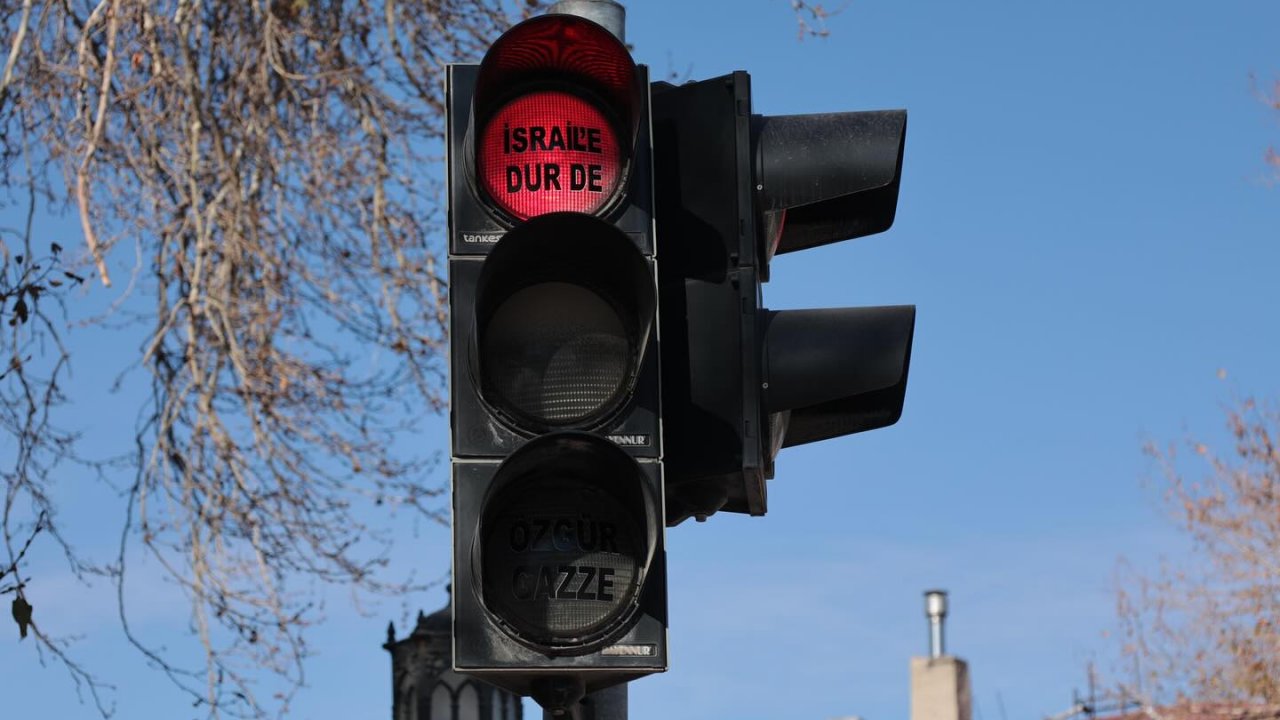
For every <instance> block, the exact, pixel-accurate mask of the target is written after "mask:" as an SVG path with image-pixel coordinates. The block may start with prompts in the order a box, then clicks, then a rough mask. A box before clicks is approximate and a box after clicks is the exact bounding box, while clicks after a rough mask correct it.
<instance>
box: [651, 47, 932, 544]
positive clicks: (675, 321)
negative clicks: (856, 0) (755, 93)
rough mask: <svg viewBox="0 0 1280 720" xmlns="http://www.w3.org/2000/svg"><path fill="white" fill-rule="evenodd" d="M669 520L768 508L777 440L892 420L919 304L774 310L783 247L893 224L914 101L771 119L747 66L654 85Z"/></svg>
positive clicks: (795, 440) (811, 438)
mask: <svg viewBox="0 0 1280 720" xmlns="http://www.w3.org/2000/svg"><path fill="white" fill-rule="evenodd" d="M653 118H654V139H655V140H654V142H655V188H656V193H657V217H658V233H659V237H660V239H661V253H662V264H661V293H660V303H661V307H662V312H661V324H662V327H663V353H662V387H663V407H664V415H663V421H664V438H665V442H666V445H665V448H666V455H665V470H666V487H665V492H666V506H667V522H668V524H671V525H674V524H676V523H679V522H681V521H682V520H684V519H686V518H688V517H696V518H698V519H705V518H706V517H707V516H708V515H711V514H712V513H715V512H718V511H722V510H723V511H728V512H739V513H749V514H751V515H763V514H764V513H765V511H766V509H767V504H766V493H765V480H766V479H767V478H769V477H772V475H773V461H774V458H775V456H776V454H777V452H778V450H779V449H781V448H782V447H786V446H790V445H799V444H802V443H808V442H815V441H818V440H824V439H827V438H832V437H837V436H840V435H848V434H850V433H856V432H861V431H863V430H871V429H874V428H879V427H884V426H886V425H891V424H893V423H894V422H896V421H897V420H898V417H899V416H900V415H901V413H902V404H903V398H904V394H905V392H906V382H907V369H908V365H909V361H910V357H911V340H912V335H913V332H914V327H915V308H914V307H913V306H899V307H878V308H832V309H821V310H785V311H780V312H778V311H771V310H767V309H765V308H764V307H763V304H762V300H761V283H762V282H764V281H765V280H767V279H768V278H769V261H770V260H771V259H772V258H773V256H774V255H775V254H777V253H785V252H793V251H797V250H804V249H807V248H811V247H816V246H819V245H825V244H828V243H832V242H837V241H840V240H845V239H850V238H855V237H860V236H863V235H869V234H872V233H877V232H881V231H883V230H886V229H888V227H889V226H890V225H891V224H892V223H893V218H894V214H895V211H896V208H897V200H898V185H899V179H900V174H901V169H902V151H903V142H904V139H905V135H906V112H905V111H883V112H851V113H833V114H825V115H792V116H761V115H753V114H752V113H751V86H750V78H749V76H748V75H747V74H746V73H745V72H736V73H733V74H731V75H727V76H724V77H720V78H713V79H711V80H705V81H701V82H694V83H687V84H685V85H681V86H678V87H677V86H673V85H669V84H667V83H655V84H654V88H653Z"/></svg>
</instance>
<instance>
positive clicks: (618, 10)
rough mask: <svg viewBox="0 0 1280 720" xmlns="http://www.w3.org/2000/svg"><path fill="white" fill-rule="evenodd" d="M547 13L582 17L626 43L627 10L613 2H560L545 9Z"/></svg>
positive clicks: (577, 0)
mask: <svg viewBox="0 0 1280 720" xmlns="http://www.w3.org/2000/svg"><path fill="white" fill-rule="evenodd" d="M547 12H548V13H556V14H560V15H577V16H578V17H584V18H586V19H588V20H591V21H592V22H595V23H596V24H598V25H601V26H603V27H604V29H605V30H608V31H609V32H611V33H613V34H614V37H616V38H618V40H621V41H622V42H626V41H627V39H626V25H627V10H626V8H624V7H622V5H620V4H618V3H617V2H614V0H560V2H558V3H556V4H555V5H552V6H551V7H549V8H547Z"/></svg>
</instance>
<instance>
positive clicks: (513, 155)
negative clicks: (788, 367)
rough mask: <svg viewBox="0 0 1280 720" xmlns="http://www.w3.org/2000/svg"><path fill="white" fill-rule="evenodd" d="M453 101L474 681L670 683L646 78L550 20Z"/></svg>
mask: <svg viewBox="0 0 1280 720" xmlns="http://www.w3.org/2000/svg"><path fill="white" fill-rule="evenodd" d="M447 103H448V111H447V114H448V130H447V134H448V143H449V145H448V148H449V162H448V173H449V242H450V255H449V273H450V310H451V313H452V318H451V394H450V397H451V413H450V414H451V425H452V428H451V429H452V450H453V510H454V513H453V528H454V590H453V601H454V613H453V617H454V665H455V667H456V668H457V669H458V670H459V671H462V672H467V673H471V674H474V675H478V676H481V677H483V678H484V679H486V680H488V681H490V682H492V683H494V684H497V685H500V686H503V687H505V688H508V689H510V690H512V691H514V692H517V693H520V694H524V695H533V696H534V697H535V698H536V699H538V701H539V702H541V703H542V704H543V705H544V706H548V707H564V706H567V705H568V704H571V703H572V702H574V701H575V700H576V699H577V698H578V697H580V696H581V695H582V693H584V692H589V691H592V690H595V689H598V688H602V687H607V686H609V685H612V684H615V683H618V682H624V681H626V680H629V679H632V678H635V677H639V676H642V675H645V674H648V673H652V672H659V671H662V670H665V669H666V657H667V651H666V587H665V582H666V577H665V563H664V560H665V556H664V546H663V532H664V527H665V516H664V514H663V498H662V463H661V457H662V433H661V422H660V413H659V408H660V390H659V367H658V360H659V358H658V342H657V335H658V317H659V314H658V313H659V310H658V303H659V298H658V292H657V262H656V256H655V251H654V247H655V240H654V226H653V202H652V194H653V190H652V183H653V181H652V148H651V143H650V127H649V85H648V79H647V73H646V70H645V68H643V67H641V66H637V65H636V64H635V63H634V61H633V60H632V59H631V56H630V53H629V52H628V51H627V49H626V47H625V46H624V45H623V44H622V43H621V41H619V40H618V39H617V38H615V37H614V36H613V35H611V34H610V33H609V32H608V31H606V30H605V29H603V28H602V27H600V26H599V25H596V24H595V23H593V22H591V21H589V20H586V19H583V18H580V17H576V16H572V15H558V14H549V15H543V16H540V17H536V18H533V19H531V20H528V21H525V22H523V23H521V24H519V25H517V26H515V27H513V28H512V29H511V30H509V31H508V32H507V33H505V34H504V35H503V36H502V37H501V38H499V39H498V40H497V41H496V42H494V44H493V45H492V46H491V47H490V49H489V51H488V53H487V54H486V55H485V57H484V59H483V60H482V61H481V63H480V64H479V65H478V66H477V65H451V66H450V68H449V73H448V85H447Z"/></svg>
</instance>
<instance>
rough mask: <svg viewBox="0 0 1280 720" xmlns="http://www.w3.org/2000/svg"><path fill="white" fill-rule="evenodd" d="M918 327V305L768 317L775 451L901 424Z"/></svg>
mask: <svg viewBox="0 0 1280 720" xmlns="http://www.w3.org/2000/svg"><path fill="white" fill-rule="evenodd" d="M915 324H916V309H915V306H913V305H900V306H889V307H860V308H824V309H818V310H783V311H781V312H777V311H768V312H766V313H765V314H764V326H765V327H764V334H765V346H766V347H765V363H766V370H765V376H766V378H767V382H766V384H765V387H766V391H765V401H764V404H765V412H766V413H768V414H769V415H770V416H771V417H773V418H774V422H773V423H771V424H772V425H773V426H774V427H775V430H774V437H773V438H772V439H773V445H774V447H775V449H776V448H780V447H789V446H791V445H801V444H804V443H810V442H817V441H818V440H826V439H828V438H833V437H839V436H841V435H850V434H853V433H858V432H863V431H866V430H874V429H876V428H882V427H886V426H889V425H892V424H894V423H895V422H897V421H898V418H899V417H901V416H902V404H903V400H904V399H905V396H906V392H907V370H908V368H909V366H910V363H911V341H912V337H913V335H914V333H915Z"/></svg>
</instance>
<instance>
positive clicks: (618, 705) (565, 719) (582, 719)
mask: <svg viewBox="0 0 1280 720" xmlns="http://www.w3.org/2000/svg"><path fill="white" fill-rule="evenodd" d="M542 720H627V684H626V683H623V684H621V685H614V686H613V687H610V688H605V689H604V690H597V691H595V692H593V693H587V696H586V697H584V698H582V701H581V702H579V703H577V704H576V705H574V706H573V707H571V708H569V712H567V713H564V714H561V715H555V714H552V712H551V711H550V710H543V711H542Z"/></svg>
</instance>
